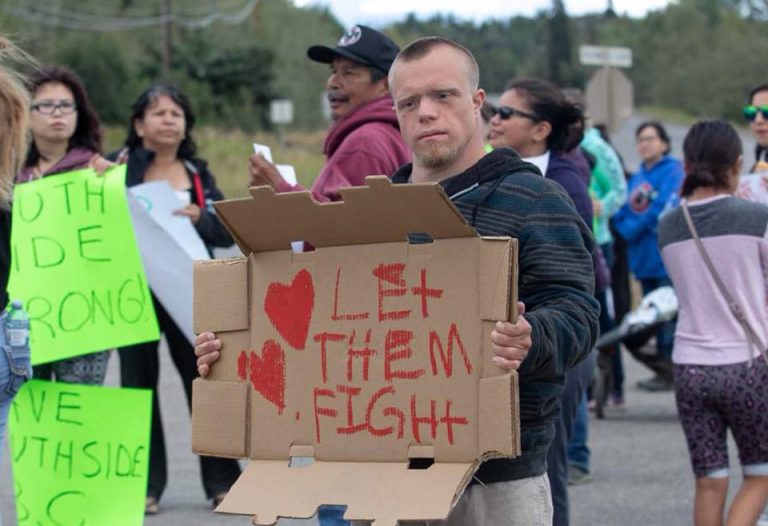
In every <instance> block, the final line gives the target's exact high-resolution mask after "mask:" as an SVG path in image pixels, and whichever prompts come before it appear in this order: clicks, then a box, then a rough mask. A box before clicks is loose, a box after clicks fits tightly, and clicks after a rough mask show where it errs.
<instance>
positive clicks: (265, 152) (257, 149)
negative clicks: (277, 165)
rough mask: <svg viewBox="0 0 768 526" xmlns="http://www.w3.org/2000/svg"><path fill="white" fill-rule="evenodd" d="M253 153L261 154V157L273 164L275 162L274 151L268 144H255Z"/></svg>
mask: <svg viewBox="0 0 768 526" xmlns="http://www.w3.org/2000/svg"><path fill="white" fill-rule="evenodd" d="M253 153H256V154H259V153H260V154H261V156H262V157H264V158H265V159H266V160H267V161H269V162H271V163H272V162H274V161H273V160H272V149H271V148H270V147H269V146H267V145H266V144H257V143H253Z"/></svg>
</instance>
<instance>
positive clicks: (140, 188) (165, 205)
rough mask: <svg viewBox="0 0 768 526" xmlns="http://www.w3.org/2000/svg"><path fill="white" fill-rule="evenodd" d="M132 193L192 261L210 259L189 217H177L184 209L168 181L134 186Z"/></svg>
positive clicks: (183, 204)
mask: <svg viewBox="0 0 768 526" xmlns="http://www.w3.org/2000/svg"><path fill="white" fill-rule="evenodd" d="M129 190H130V192H131V193H132V194H133V195H134V196H136V198H137V199H138V200H139V202H141V203H142V204H143V205H144V208H145V210H147V212H149V215H150V217H151V218H152V219H153V220H154V221H155V222H157V223H158V224H159V225H160V226H162V227H163V228H164V229H165V230H167V231H168V233H169V234H170V235H171V237H173V239H174V240H175V242H176V244H178V245H179V246H180V247H181V248H182V249H183V250H184V251H185V252H186V253H187V254H189V257H191V258H192V259H210V256H209V255H208V250H207V249H206V248H205V243H203V240H202V239H200V236H199V235H198V233H197V230H195V227H194V226H193V225H192V221H190V220H189V218H188V217H185V216H178V215H175V214H174V213H173V212H174V210H178V209H180V208H184V206H185V205H186V204H188V203H183V202H182V201H181V200H180V199H179V196H178V195H177V194H176V192H175V191H174V189H173V188H172V187H171V185H170V184H168V182H166V181H153V182H151V183H144V184H140V185H137V186H132V187H131V188H130V189H129Z"/></svg>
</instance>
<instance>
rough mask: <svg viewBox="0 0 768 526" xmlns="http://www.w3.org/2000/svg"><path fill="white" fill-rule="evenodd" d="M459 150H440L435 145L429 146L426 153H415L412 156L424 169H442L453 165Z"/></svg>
mask: <svg viewBox="0 0 768 526" xmlns="http://www.w3.org/2000/svg"><path fill="white" fill-rule="evenodd" d="M460 150H461V148H459V147H455V148H441V147H440V145H437V144H429V145H428V150H427V152H426V153H416V152H414V156H415V157H417V158H418V160H419V163H420V164H421V166H423V167H424V168H428V169H430V170H435V169H438V168H443V167H445V166H448V165H450V164H451V163H453V162H454V161H455V160H456V158H457V157H458V156H459V151H460Z"/></svg>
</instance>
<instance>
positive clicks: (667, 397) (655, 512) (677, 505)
mask: <svg viewBox="0 0 768 526" xmlns="http://www.w3.org/2000/svg"><path fill="white" fill-rule="evenodd" d="M638 122H639V121H638V119H633V120H631V121H630V122H628V123H627V125H626V126H625V127H624V129H622V130H621V131H620V132H618V133H617V134H616V135H615V142H616V144H617V145H618V147H619V148H620V149H621V151H622V154H623V155H624V157H625V160H626V162H627V164H628V166H629V167H630V168H632V169H634V168H635V167H636V166H637V158H636V156H635V154H634V140H633V136H632V134H633V130H634V127H635V126H636V125H637V123H638ZM670 132H671V135H672V138H673V144H674V147H675V149H676V151H679V148H680V145H681V143H682V136H683V135H684V133H685V130H684V129H682V128H680V127H670ZM745 146H746V147H745V151H746V152H748V153H747V158H748V159H749V152H751V151H752V147H753V146H752V144H749V145H745ZM162 356H163V361H162V374H161V404H162V407H163V416H164V420H165V428H166V434H167V436H168V438H167V441H168V446H169V464H170V481H169V484H168V489H167V491H166V494H165V496H164V498H163V501H162V503H161V505H162V513H161V514H160V515H158V516H156V517H150V518H148V519H147V520H146V524H147V525H148V526H160V525H163V526H181V525H184V526H195V525H203V524H205V525H212V526H218V525H236V524H240V525H245V524H249V521H248V519H246V518H244V517H227V516H222V515H215V514H213V513H211V512H210V508H209V504H208V503H207V502H206V501H205V500H204V494H203V491H202V487H201V485H200V482H199V480H200V479H199V470H198V464H197V460H196V458H195V457H194V456H193V455H192V454H191V453H190V452H189V451H190V444H189V435H190V431H189V429H190V428H189V416H188V414H187V410H186V404H185V403H184V400H183V395H182V390H181V385H180V383H179V380H178V375H177V374H176V372H175V369H174V368H173V365H172V364H171V362H170V358H169V356H168V353H167V351H166V350H165V349H163V351H162ZM626 361H627V362H628V365H629V367H628V392H627V408H626V410H624V411H621V412H618V411H610V412H609V414H608V417H607V418H606V419H605V420H602V421H597V420H593V421H592V427H591V437H590V440H591V446H592V450H593V461H592V468H593V474H594V475H593V481H592V482H591V483H589V484H585V485H583V486H578V487H574V488H572V491H571V498H572V524H573V525H574V526H587V525H589V526H600V525H605V526H616V525H622V526H635V525H636V526H645V525H671V526H674V525H685V524H690V523H691V520H690V511H689V510H690V509H691V502H692V487H693V484H692V476H691V474H690V470H689V467H688V459H687V453H686V448H685V443H684V440H683V435H682V432H681V430H680V426H679V424H678V422H677V418H676V413H675V408H674V401H673V397H672V395H671V394H670V393H664V394H648V393H643V392H640V391H637V390H636V389H635V388H634V383H635V382H636V381H637V380H638V379H640V378H642V377H644V376H645V375H646V373H645V371H643V370H642V368H641V367H640V366H639V365H637V364H636V363H634V362H632V361H631V359H627V360H626ZM117 366H118V359H117V357H116V356H114V357H113V359H112V361H111V364H110V371H109V376H108V380H107V383H108V384H109V385H117ZM0 458H2V468H0V513H1V514H2V515H3V517H5V524H6V525H9V524H15V523H16V521H15V513H14V509H13V498H12V494H11V488H12V485H11V478H10V472H9V468H8V456H7V452H6V451H5V449H3V453H2V457H0ZM735 464H736V463H735V462H734V465H735ZM291 522H293V521H283V523H284V524H289V523H291ZM302 524H305V523H303V522H302ZM97 526H102V525H97Z"/></svg>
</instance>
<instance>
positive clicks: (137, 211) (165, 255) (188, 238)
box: [128, 181, 211, 343]
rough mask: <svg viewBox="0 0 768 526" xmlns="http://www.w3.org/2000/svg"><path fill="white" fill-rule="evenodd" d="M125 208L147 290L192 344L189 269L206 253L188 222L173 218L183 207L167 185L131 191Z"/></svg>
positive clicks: (205, 255)
mask: <svg viewBox="0 0 768 526" xmlns="http://www.w3.org/2000/svg"><path fill="white" fill-rule="evenodd" d="M128 205H129V207H130V209H131V218H132V220H133V227H134V230H135V232H136V241H137V242H138V245H139V250H140V252H141V259H142V261H143V262H144V269H145V270H146V273H147V280H148V281H149V286H150V287H151V289H152V292H153V293H154V294H155V296H156V297H157V298H158V299H159V300H160V303H162V304H163V307H164V308H165V310H166V312H168V314H169V315H170V316H171V318H173V321H174V322H175V323H176V325H177V326H178V327H179V329H181V331H182V332H183V333H184V335H185V336H186V337H187V340H189V342H190V343H193V342H194V338H195V336H194V333H193V332H192V267H193V263H194V260H196V259H197V260H208V259H211V258H210V256H209V255H208V250H207V249H206V248H205V244H204V243H203V240H202V239H200V236H199V235H198V234H197V231H196V230H195V228H194V226H192V223H191V221H190V220H189V218H187V217H183V216H178V215H174V214H173V212H174V210H178V209H179V208H182V207H183V204H182V203H181V201H179V199H178V198H177V197H176V194H175V192H174V191H173V188H171V185H169V184H168V183H167V182H166V181H156V182H152V183H144V184H140V185H137V186H134V187H132V188H131V189H130V190H129V196H128Z"/></svg>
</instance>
